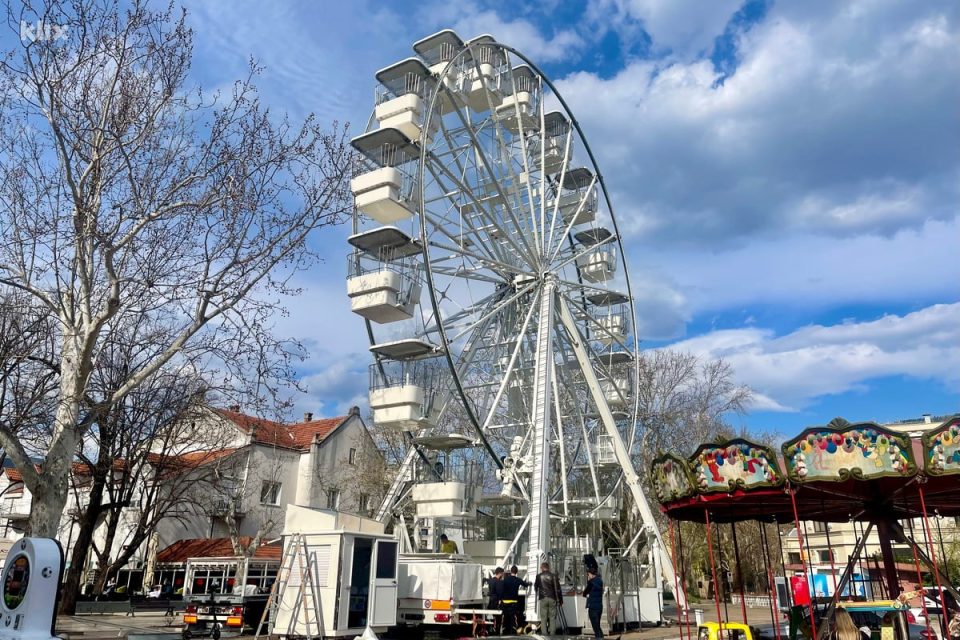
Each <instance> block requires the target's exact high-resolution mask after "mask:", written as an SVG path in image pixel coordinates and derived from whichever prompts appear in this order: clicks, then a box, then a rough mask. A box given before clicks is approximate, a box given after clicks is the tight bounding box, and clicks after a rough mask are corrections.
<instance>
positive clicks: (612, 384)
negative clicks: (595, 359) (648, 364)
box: [600, 373, 633, 409]
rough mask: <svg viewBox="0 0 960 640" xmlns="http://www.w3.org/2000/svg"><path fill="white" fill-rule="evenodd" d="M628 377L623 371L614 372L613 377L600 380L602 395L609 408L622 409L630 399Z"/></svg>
mask: <svg viewBox="0 0 960 640" xmlns="http://www.w3.org/2000/svg"><path fill="white" fill-rule="evenodd" d="M632 386H633V385H631V384H630V378H629V377H628V376H627V374H624V373H615V374H614V375H613V378H612V379H610V378H607V379H606V380H601V381H600V389H601V390H602V391H603V397H604V398H605V399H606V400H607V404H608V405H609V406H610V408H611V409H623V408H625V407H626V406H627V403H628V402H629V400H630V392H631V390H632V389H631V387H632Z"/></svg>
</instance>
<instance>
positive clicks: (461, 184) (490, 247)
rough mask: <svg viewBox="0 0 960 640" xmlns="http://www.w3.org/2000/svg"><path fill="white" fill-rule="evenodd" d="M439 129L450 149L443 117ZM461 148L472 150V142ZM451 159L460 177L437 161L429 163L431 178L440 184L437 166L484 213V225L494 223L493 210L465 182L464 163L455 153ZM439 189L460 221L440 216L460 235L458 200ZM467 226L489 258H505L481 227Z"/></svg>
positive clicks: (451, 141)
mask: <svg viewBox="0 0 960 640" xmlns="http://www.w3.org/2000/svg"><path fill="white" fill-rule="evenodd" d="M440 130H441V132H442V133H443V136H444V141H445V142H446V143H447V148H448V149H451V150H452V149H453V148H454V146H455V145H454V142H453V140H452V139H451V137H450V132H449V130H448V129H447V127H446V125H445V123H444V121H443V118H441V119H440ZM462 149H463V153H464V154H466V153H467V152H468V151H472V150H473V145H472V143H465V144H464V145H463V146H462ZM431 154H432V151H431ZM433 157H434V158H436V157H437V156H435V155H434V156H433ZM451 160H452V161H453V162H454V164H455V166H456V168H457V169H458V172H459V174H460V176H461V177H457V175H456V174H454V173H453V172H452V171H451V170H450V169H449V168H448V167H447V166H446V164H444V163H443V162H437V163H432V164H431V165H430V169H429V170H430V173H431V175H432V176H433V179H434V180H435V181H436V182H437V184H440V185H441V186H442V181H441V180H440V178H439V176H437V174H436V170H437V168H439V170H440V172H441V173H443V174H444V175H446V176H447V177H448V178H449V179H450V180H452V181H453V182H454V185H455V186H456V187H457V189H458V191H457V193H460V192H463V193H465V194H466V195H467V197H469V198H470V199H471V201H472V204H473V206H474V207H476V209H477V213H478V215H485V216H486V221H485V225H495V223H496V222H495V217H494V215H493V212H492V211H488V210H487V209H486V207H485V206H484V204H483V203H482V202H481V200H480V199H479V198H478V197H477V196H476V194H475V193H474V192H473V189H471V188H470V187H469V185H468V184H467V179H466V175H467V168H466V165H465V164H464V163H462V162H461V161H460V159H459V158H458V157H457V156H456V154H453V155H451ZM441 190H442V191H443V193H444V196H445V197H446V198H447V199H448V200H449V201H450V203H451V205H452V206H453V207H454V208H456V209H457V212H458V215H459V216H460V218H461V220H460V222H459V224H458V223H455V222H453V221H450V220H449V219H447V218H446V216H442V217H443V218H444V219H447V220H448V221H449V223H450V224H451V226H454V227H457V228H459V229H460V230H461V235H462V232H463V227H464V225H463V212H462V209H461V205H460V202H458V201H457V199H455V198H453V197H452V195H450V193H451V191H450V190H449V189H441ZM467 228H468V229H469V230H470V231H471V232H472V235H475V236H476V238H477V240H478V242H479V244H480V246H481V247H483V250H484V251H485V252H486V253H487V254H488V255H489V256H490V257H491V258H494V259H499V260H503V259H504V258H505V255H504V254H503V252H502V251H503V250H502V248H501V247H500V245H499V243H497V242H490V240H491V239H490V238H488V237H486V236H484V235H483V234H482V233H481V229H474V228H473V227H472V226H468V227H467ZM451 239H452V240H453V241H454V243H455V244H460V243H458V242H457V240H456V238H455V237H452V236H451ZM494 254H496V255H494Z"/></svg>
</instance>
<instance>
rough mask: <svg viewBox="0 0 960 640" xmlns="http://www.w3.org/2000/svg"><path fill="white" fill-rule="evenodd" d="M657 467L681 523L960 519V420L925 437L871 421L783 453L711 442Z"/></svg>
mask: <svg viewBox="0 0 960 640" xmlns="http://www.w3.org/2000/svg"><path fill="white" fill-rule="evenodd" d="M651 471H652V478H653V485H654V489H655V490H656V493H657V499H658V500H659V501H660V504H661V510H662V511H663V512H664V513H665V514H666V515H667V516H668V517H670V518H673V519H676V520H691V521H699V522H702V521H704V520H705V518H706V513H707V512H709V514H710V518H711V520H716V521H718V522H733V521H741V520H764V521H777V522H791V521H793V520H794V516H795V515H796V516H797V517H799V519H801V520H814V521H821V522H846V521H849V520H861V521H873V522H877V521H881V520H891V519H896V520H902V519H907V518H914V517H920V516H922V515H923V514H924V511H926V513H927V514H928V515H929V514H934V513H939V514H940V515H944V516H960V416H955V417H953V418H951V419H949V420H947V421H946V422H944V423H943V424H941V425H940V426H937V427H934V428H933V429H931V430H929V431H927V432H926V433H924V435H923V436H922V437H920V438H911V437H910V436H909V435H907V434H905V433H898V432H895V431H891V430H889V429H885V428H883V427H881V426H879V425H877V424H874V423H872V422H862V423H859V424H845V425H842V426H835V427H813V428H810V429H807V430H806V431H804V432H803V433H801V434H800V435H799V436H797V437H795V438H791V439H790V440H787V441H786V442H785V443H783V446H781V447H780V451H779V452H775V451H773V450H772V449H770V448H769V447H765V446H763V445H759V444H756V443H753V442H750V441H748V440H743V439H739V438H738V439H735V440H730V441H728V442H724V443H719V444H703V445H701V446H700V447H698V448H697V450H696V452H695V453H694V454H693V455H692V456H690V458H689V459H685V458H683V457H681V456H678V455H676V454H674V453H666V454H663V455H660V456H659V457H657V458H656V459H655V460H654V461H653V465H652V469H651ZM921 489H922V496H923V500H921ZM924 506H925V507H926V509H924ZM794 508H796V514H795V513H794Z"/></svg>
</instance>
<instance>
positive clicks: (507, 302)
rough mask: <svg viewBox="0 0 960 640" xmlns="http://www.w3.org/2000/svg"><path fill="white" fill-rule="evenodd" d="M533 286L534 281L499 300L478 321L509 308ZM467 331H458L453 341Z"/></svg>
mask: <svg viewBox="0 0 960 640" xmlns="http://www.w3.org/2000/svg"><path fill="white" fill-rule="evenodd" d="M533 286H534V284H533V283H530V284H528V285H527V286H526V287H524V288H523V289H520V290H519V291H517V292H516V293H514V294H513V295H512V296H510V297H509V298H506V299H505V300H503V301H501V302H498V303H497V305H496V306H495V307H493V308H492V309H490V310H489V311H487V312H485V313H484V314H483V315H482V316H480V318H479V319H478V320H477V322H478V323H479V322H484V321H486V320H487V319H489V318H492V317H493V316H494V315H496V314H498V313H500V312H501V311H503V310H504V309H505V308H507V307H508V306H510V305H511V304H513V303H514V302H516V301H517V300H519V299H520V298H522V297H523V296H525V295H526V294H528V293H529V292H530V291H532V290H533ZM465 333H466V332H461V333H458V334H457V335H456V336H455V337H454V339H453V342H456V341H457V340H458V339H460V338H462V337H463V336H464V335H465Z"/></svg>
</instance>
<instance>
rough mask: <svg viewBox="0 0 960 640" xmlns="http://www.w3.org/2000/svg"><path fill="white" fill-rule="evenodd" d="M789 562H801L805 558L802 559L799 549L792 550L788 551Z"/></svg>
mask: <svg viewBox="0 0 960 640" xmlns="http://www.w3.org/2000/svg"><path fill="white" fill-rule="evenodd" d="M787 562H789V563H790V564H800V563H801V562H803V560H801V559H800V552H799V551H790V552H788V553H787Z"/></svg>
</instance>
